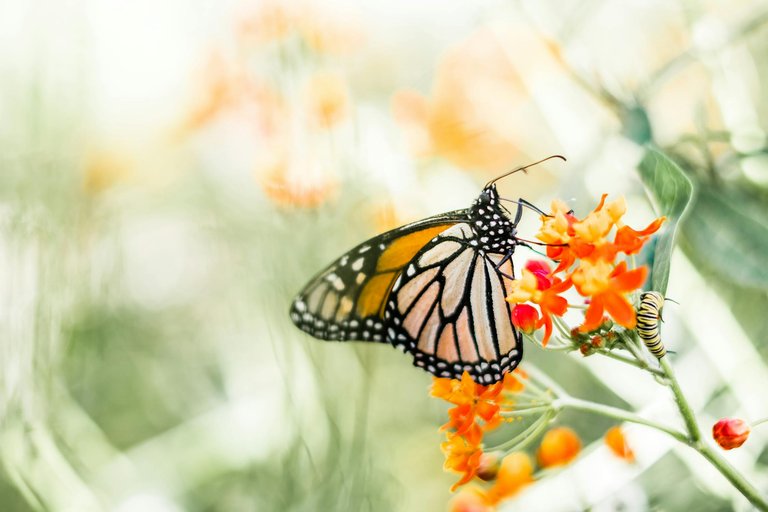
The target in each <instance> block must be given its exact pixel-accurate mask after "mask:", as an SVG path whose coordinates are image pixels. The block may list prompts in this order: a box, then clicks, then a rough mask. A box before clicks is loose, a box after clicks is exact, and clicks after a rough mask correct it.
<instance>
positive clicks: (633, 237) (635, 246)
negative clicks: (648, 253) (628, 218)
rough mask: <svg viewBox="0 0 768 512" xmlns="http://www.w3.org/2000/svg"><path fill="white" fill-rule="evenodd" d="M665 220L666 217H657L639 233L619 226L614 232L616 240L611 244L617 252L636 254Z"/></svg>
mask: <svg viewBox="0 0 768 512" xmlns="http://www.w3.org/2000/svg"><path fill="white" fill-rule="evenodd" d="M665 220H667V218H666V217H659V218H658V219H656V220H654V221H653V222H651V223H650V224H648V226H647V227H646V228H645V229H643V230H640V231H635V230H634V229H632V228H630V227H629V226H621V227H620V228H619V229H618V231H616V238H615V239H614V241H613V244H614V246H615V247H616V249H617V250H619V251H621V252H623V253H624V254H637V253H638V252H640V249H642V248H643V245H645V242H646V241H647V240H648V237H649V236H651V235H652V234H654V233H655V232H656V231H658V230H659V228H660V227H661V225H662V224H663V223H664V221H665Z"/></svg>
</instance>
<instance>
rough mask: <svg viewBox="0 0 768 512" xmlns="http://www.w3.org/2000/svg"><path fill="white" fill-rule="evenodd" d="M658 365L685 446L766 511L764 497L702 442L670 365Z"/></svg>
mask: <svg viewBox="0 0 768 512" xmlns="http://www.w3.org/2000/svg"><path fill="white" fill-rule="evenodd" d="M659 363H660V364H661V368H662V369H663V370H664V373H666V374H667V379H668V380H669V387H670V388H672V393H673V394H674V395H675V401H676V402H677V407H678V409H680V415H681V416H682V417H683V420H684V421H685V426H686V428H687V429H688V435H689V438H688V439H687V441H686V442H687V444H688V445H689V446H690V447H691V448H693V449H694V450H696V451H697V452H699V453H700V454H701V455H702V456H703V457H704V458H705V459H707V460H708V461H709V462H710V463H711V464H712V465H713V466H714V467H715V468H716V469H717V470H718V471H719V472H720V474H721V475H723V476H724V477H725V478H726V479H728V481H729V482H731V484H733V486H734V487H735V488H736V489H738V491H739V492H740V493H741V494H742V495H743V496H744V497H745V498H747V499H748V500H749V502H750V503H752V505H754V506H755V507H756V508H757V509H759V510H763V511H768V501H766V499H765V497H763V496H761V495H760V492H759V491H758V490H757V489H755V487H754V486H752V484H750V483H749V482H748V481H747V479H746V478H744V476H743V475H742V474H741V473H739V472H738V470H736V468H734V467H733V466H731V465H730V464H729V463H728V461H727V460H725V459H724V458H723V457H722V456H721V455H720V454H719V453H717V452H716V451H714V450H713V449H712V448H711V447H710V446H709V445H708V444H706V443H705V442H704V441H703V440H702V437H701V430H699V425H698V424H697V423H696V417H695V416H694V414H693V409H691V406H690V405H689V404H688V400H687V399H686V398H685V395H684V394H683V390H682V389H681V388H680V384H679V383H678V382H677V379H676V378H675V372H674V370H673V369H672V365H671V364H670V363H669V361H668V360H667V358H666V357H662V358H661V359H659Z"/></svg>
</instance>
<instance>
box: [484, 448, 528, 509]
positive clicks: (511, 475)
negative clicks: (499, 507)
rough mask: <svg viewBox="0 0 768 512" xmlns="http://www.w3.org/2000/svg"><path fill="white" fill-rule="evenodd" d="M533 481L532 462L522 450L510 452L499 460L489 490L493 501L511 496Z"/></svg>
mask: <svg viewBox="0 0 768 512" xmlns="http://www.w3.org/2000/svg"><path fill="white" fill-rule="evenodd" d="M531 482H533V463H532V462H531V459H530V457H528V455H527V454H526V453H524V452H514V453H510V454H509V455H507V456H506V457H504V460H502V461H501V466H500V467H499V472H498V473H497V474H496V483H495V484H494V485H493V487H492V488H491V489H490V490H489V493H488V494H489V498H490V499H491V500H492V501H493V502H498V501H499V500H501V499H503V498H506V497H508V496H511V495H513V494H515V493H516V492H518V491H519V490H520V489H522V488H523V487H525V486H526V485H528V484H529V483H531Z"/></svg>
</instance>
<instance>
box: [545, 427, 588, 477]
mask: <svg viewBox="0 0 768 512" xmlns="http://www.w3.org/2000/svg"><path fill="white" fill-rule="evenodd" d="M579 451H581V440H580V439H579V436H578V435H576V432H574V431H573V430H571V429H570V428H568V427H558V428H553V429H552V430H550V431H549V432H547V433H546V434H544V438H543V439H542V440H541V445H540V446H539V451H538V453H537V457H538V459H539V465H540V466H541V467H543V468H548V467H551V466H557V465H561V464H568V463H569V462H571V461H572V460H573V459H575V458H576V456H577V455H578V454H579Z"/></svg>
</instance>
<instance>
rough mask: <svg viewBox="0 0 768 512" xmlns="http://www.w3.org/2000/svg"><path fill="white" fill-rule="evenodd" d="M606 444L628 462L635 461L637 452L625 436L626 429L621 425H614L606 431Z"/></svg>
mask: <svg viewBox="0 0 768 512" xmlns="http://www.w3.org/2000/svg"><path fill="white" fill-rule="evenodd" d="M604 439H605V444H606V445H608V448H610V449H611V451H612V452H613V453H614V454H615V455H616V456H617V457H619V458H622V459H624V460H626V461H627V462H634V461H635V454H634V452H633V451H632V448H630V447H629V444H627V439H626V438H625V437H624V431H623V430H622V429H621V427H618V426H617V427H612V428H610V429H608V432H606V433H605V437H604Z"/></svg>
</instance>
